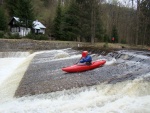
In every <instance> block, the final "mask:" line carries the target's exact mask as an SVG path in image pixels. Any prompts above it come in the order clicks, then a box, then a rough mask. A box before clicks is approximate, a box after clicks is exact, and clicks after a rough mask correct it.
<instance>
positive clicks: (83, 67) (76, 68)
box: [62, 60, 106, 73]
mask: <svg viewBox="0 0 150 113" xmlns="http://www.w3.org/2000/svg"><path fill="white" fill-rule="evenodd" d="M105 63H106V60H97V61H93V62H92V64H91V65H77V64H75V65H72V66H68V67H64V68H62V70H63V71H65V72H69V73H74V72H82V71H87V70H91V69H94V68H98V67H100V66H102V65H104V64H105Z"/></svg>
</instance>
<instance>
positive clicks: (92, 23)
mask: <svg viewBox="0 0 150 113" xmlns="http://www.w3.org/2000/svg"><path fill="white" fill-rule="evenodd" d="M95 5H96V1H95V0H93V2H92V11H91V43H92V44H94V42H95V24H96V17H95V16H96V15H95Z"/></svg>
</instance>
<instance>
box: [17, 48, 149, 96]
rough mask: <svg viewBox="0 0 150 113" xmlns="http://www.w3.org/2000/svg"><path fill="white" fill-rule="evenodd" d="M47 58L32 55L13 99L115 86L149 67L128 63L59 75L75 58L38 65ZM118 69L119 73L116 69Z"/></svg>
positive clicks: (42, 55)
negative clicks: (78, 89) (100, 85)
mask: <svg viewBox="0 0 150 113" xmlns="http://www.w3.org/2000/svg"><path fill="white" fill-rule="evenodd" d="M99 51H100V53H101V52H105V54H107V53H109V51H104V50H99ZM114 52H115V51H114ZM48 57H49V56H48V55H47V54H45V53H42V54H40V55H36V56H35V57H34V58H33V59H32V61H31V63H30V65H29V67H28V69H27V71H26V72H25V74H24V77H23V78H22V80H21V82H20V85H19V87H18V89H17V90H16V93H15V97H22V96H26V95H35V94H43V93H49V92H56V91H61V90H68V89H72V88H78V87H83V86H92V85H96V84H99V83H104V82H105V83H111V84H115V83H117V82H122V81H126V80H133V79H135V78H137V77H138V76H140V75H142V74H143V72H145V73H148V72H150V67H147V68H141V67H140V66H138V65H134V64H133V65H128V63H127V64H126V63H120V64H115V65H110V66H103V67H100V68H97V69H94V70H91V71H86V72H82V73H66V72H63V71H62V70H61V68H62V67H64V66H67V65H68V66H69V65H72V64H74V62H75V61H77V59H74V60H73V59H67V60H65V61H64V60H58V61H45V62H40V59H43V58H44V59H46V58H48ZM138 60H139V59H137V61H138ZM145 62H150V59H147V61H145ZM132 67H133V68H132ZM118 68H120V70H118ZM131 70H132V73H131ZM127 72H129V73H127ZM118 75H119V76H118Z"/></svg>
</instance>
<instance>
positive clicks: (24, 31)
mask: <svg viewBox="0 0 150 113" xmlns="http://www.w3.org/2000/svg"><path fill="white" fill-rule="evenodd" d="M30 32H31V29H30V28H25V27H20V31H19V27H12V28H11V33H12V34H16V33H18V34H19V36H26V35H28V34H29V33H30Z"/></svg>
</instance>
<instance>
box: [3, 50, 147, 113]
mask: <svg viewBox="0 0 150 113" xmlns="http://www.w3.org/2000/svg"><path fill="white" fill-rule="evenodd" d="M136 53H137V51H136V52H135V51H134V52H132V51H116V52H115V53H113V52H112V53H109V54H107V55H105V56H103V55H99V54H95V55H93V54H92V56H93V60H96V59H106V60H107V64H106V65H105V66H103V67H100V68H97V69H94V70H90V71H86V72H82V73H72V74H68V73H65V72H62V71H61V67H64V66H68V65H72V64H73V63H75V62H77V61H78V59H79V58H80V54H81V52H80V51H75V50H72V49H63V50H51V51H41V52H35V53H33V54H31V55H29V56H27V57H25V59H23V60H22V61H20V62H18V63H19V64H18V65H16V68H14V70H12V73H11V75H9V76H8V77H7V79H5V80H4V81H3V83H2V85H0V92H1V93H0V113H3V112H5V113H14V112H15V113H20V112H28V113H41V112H46V113H56V112H57V113H72V112H78V113H91V112H94V113H99V112H102V113H109V112H117V113H122V112H125V113H130V112H136V113H141V112H143V113H149V112H150V106H149V105H150V101H149V99H150V67H149V63H150V59H149V54H150V53H149V52H143V53H140V54H139V52H138V54H136ZM112 56H114V57H112ZM1 59H5V58H1ZM7 59H10V58H7ZM13 59H14V58H13ZM142 59H143V60H142ZM15 61H16V62H17V59H16V60H15ZM14 63H15V62H14ZM8 67H9V66H8ZM20 96H21V97H20ZM16 97H17V98H16ZM18 106H19V107H18Z"/></svg>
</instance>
